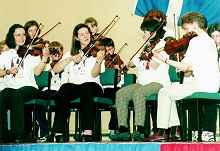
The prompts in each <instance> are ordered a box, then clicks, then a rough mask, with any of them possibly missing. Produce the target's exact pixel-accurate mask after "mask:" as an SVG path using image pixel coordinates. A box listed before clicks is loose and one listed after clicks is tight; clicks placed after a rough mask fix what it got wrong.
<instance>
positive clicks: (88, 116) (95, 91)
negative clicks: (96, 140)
mask: <svg viewBox="0 0 220 151" xmlns="http://www.w3.org/2000/svg"><path fill="white" fill-rule="evenodd" d="M102 95H103V90H102V88H101V86H100V85H99V84H97V83H94V82H86V83H83V84H81V85H76V84H72V83H66V84H63V85H62V86H61V87H60V89H59V91H58V92H57V95H56V96H55V98H54V99H55V100H56V109H55V118H54V125H53V130H54V132H55V133H56V132H57V133H68V127H69V125H68V118H69V115H70V110H69V109H70V101H71V100H74V99H76V98H80V120H81V121H80V122H81V127H82V130H92V129H93V127H94V121H95V107H96V105H95V103H94V101H93V98H94V97H96V96H102Z"/></svg>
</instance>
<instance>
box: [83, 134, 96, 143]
mask: <svg viewBox="0 0 220 151" xmlns="http://www.w3.org/2000/svg"><path fill="white" fill-rule="evenodd" d="M81 139H82V142H93V137H92V135H82V136H81Z"/></svg>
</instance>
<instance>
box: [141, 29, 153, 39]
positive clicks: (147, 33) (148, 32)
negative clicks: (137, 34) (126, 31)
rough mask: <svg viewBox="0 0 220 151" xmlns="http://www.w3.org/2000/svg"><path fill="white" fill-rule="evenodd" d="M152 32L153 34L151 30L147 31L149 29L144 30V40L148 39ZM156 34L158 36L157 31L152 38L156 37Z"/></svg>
mask: <svg viewBox="0 0 220 151" xmlns="http://www.w3.org/2000/svg"><path fill="white" fill-rule="evenodd" d="M150 34H151V32H150V31H147V30H145V31H144V35H143V39H144V41H146V40H147V39H148V38H149V37H150ZM155 36H156V33H154V35H152V36H151V39H152V38H154V37H155Z"/></svg>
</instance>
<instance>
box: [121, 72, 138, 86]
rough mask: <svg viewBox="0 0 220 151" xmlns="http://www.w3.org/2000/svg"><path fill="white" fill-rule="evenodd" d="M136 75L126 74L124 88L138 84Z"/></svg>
mask: <svg viewBox="0 0 220 151" xmlns="http://www.w3.org/2000/svg"><path fill="white" fill-rule="evenodd" d="M136 78H137V77H136V75H135V74H131V73H129V74H125V75H124V85H123V86H127V85H130V84H134V83H136Z"/></svg>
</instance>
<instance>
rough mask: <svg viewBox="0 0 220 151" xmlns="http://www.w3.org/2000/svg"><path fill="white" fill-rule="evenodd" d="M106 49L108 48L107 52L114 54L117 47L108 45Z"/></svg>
mask: <svg viewBox="0 0 220 151" xmlns="http://www.w3.org/2000/svg"><path fill="white" fill-rule="evenodd" d="M105 49H106V52H107V53H108V54H110V55H113V54H114V52H115V48H114V47H113V46H106V47H105Z"/></svg>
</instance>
